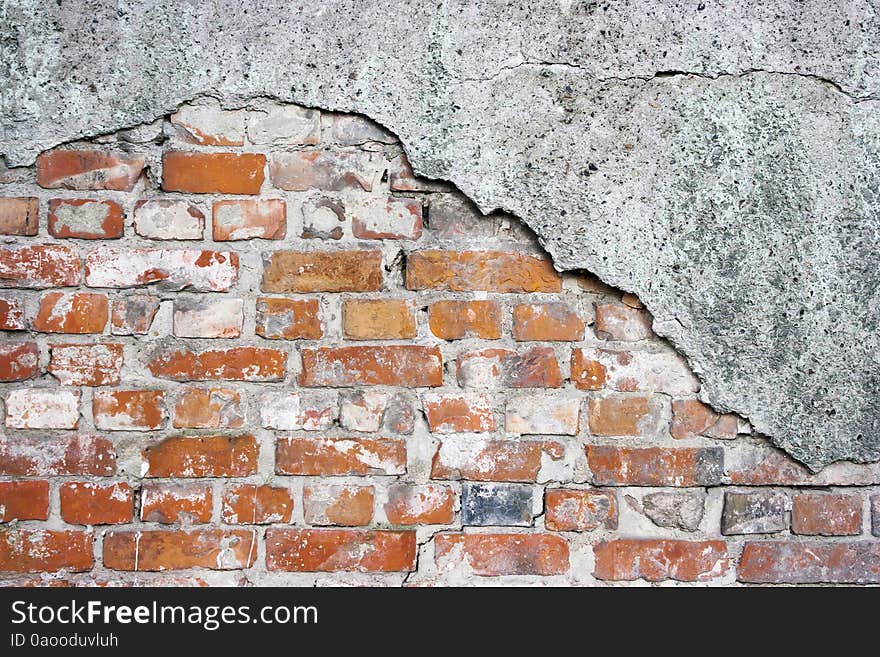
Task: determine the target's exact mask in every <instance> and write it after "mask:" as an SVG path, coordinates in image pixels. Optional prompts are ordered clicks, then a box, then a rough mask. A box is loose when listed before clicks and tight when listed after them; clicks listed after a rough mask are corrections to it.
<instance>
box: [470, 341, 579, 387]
mask: <svg viewBox="0 0 880 657" xmlns="http://www.w3.org/2000/svg"><path fill="white" fill-rule="evenodd" d="M456 376H457V378H458V384H459V385H460V386H462V387H463V388H488V389H490V390H500V389H502V388H559V387H560V386H561V385H562V373H561V372H560V370H559V362H558V361H557V360H556V354H555V353H554V352H553V350H552V349H551V348H549V347H533V348H532V349H529V350H528V351H524V352H516V351H512V350H510V349H483V350H481V351H468V352H465V353H462V354H459V356H458V362H457V367H456Z"/></svg>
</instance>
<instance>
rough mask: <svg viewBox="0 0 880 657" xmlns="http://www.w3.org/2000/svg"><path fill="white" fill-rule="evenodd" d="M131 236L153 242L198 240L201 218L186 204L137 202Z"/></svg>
mask: <svg viewBox="0 0 880 657" xmlns="http://www.w3.org/2000/svg"><path fill="white" fill-rule="evenodd" d="M134 232H136V233H137V234H138V235H140V236H141V237H146V238H148V239H153V240H200V239H202V236H203V235H204V232H205V215H204V213H203V212H202V211H201V210H199V209H198V208H197V207H196V206H194V205H191V204H190V203H188V202H186V201H175V200H170V199H157V200H149V201H138V202H137V203H136V204H135V206H134Z"/></svg>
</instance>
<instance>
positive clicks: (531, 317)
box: [513, 303, 584, 341]
mask: <svg viewBox="0 0 880 657" xmlns="http://www.w3.org/2000/svg"><path fill="white" fill-rule="evenodd" d="M513 337H514V339H516V340H521V341H534V340H543V341H552V340H555V341H560V340H562V341H564V340H583V339H584V322H583V320H581V318H580V317H578V314H577V313H576V312H575V311H574V310H572V309H571V307H569V306H568V304H565V303H544V304H534V303H533V304H518V305H516V306H515V307H514V309H513Z"/></svg>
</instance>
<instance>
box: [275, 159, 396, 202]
mask: <svg viewBox="0 0 880 657" xmlns="http://www.w3.org/2000/svg"><path fill="white" fill-rule="evenodd" d="M384 170H385V166H384V157H381V156H380V155H379V154H376V153H368V152H365V151H299V152H293V153H276V154H275V155H273V156H272V163H271V165H270V169H269V171H270V175H271V176H272V184H273V185H275V187H278V188H279V189H284V190H286V191H290V192H305V191H308V190H309V189H320V190H323V191H330V192H339V191H344V190H364V191H367V192H371V191H373V185H374V184H375V183H378V182H379V179H380V177H381V175H382V172H383V171H384Z"/></svg>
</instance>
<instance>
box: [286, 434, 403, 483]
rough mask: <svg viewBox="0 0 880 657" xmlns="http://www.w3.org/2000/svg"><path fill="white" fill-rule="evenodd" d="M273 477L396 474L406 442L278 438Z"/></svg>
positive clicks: (399, 469)
mask: <svg viewBox="0 0 880 657" xmlns="http://www.w3.org/2000/svg"><path fill="white" fill-rule="evenodd" d="M275 472H276V473H277V474H282V475H283V474H288V475H307V476H321V475H323V476H345V475H370V474H377V475H400V474H404V473H405V472H406V442H405V441H404V440H398V439H393V438H297V437H289V438H279V439H278V441H277V443H276V446H275Z"/></svg>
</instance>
